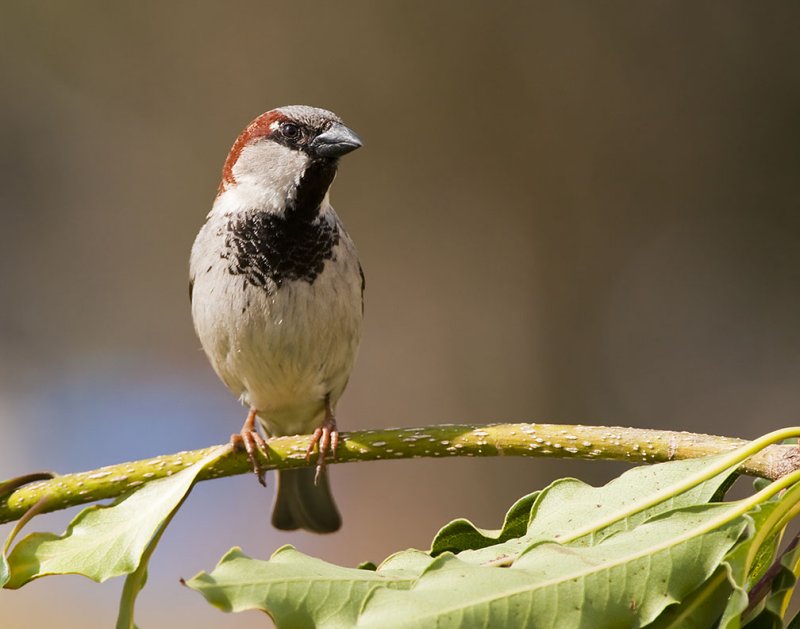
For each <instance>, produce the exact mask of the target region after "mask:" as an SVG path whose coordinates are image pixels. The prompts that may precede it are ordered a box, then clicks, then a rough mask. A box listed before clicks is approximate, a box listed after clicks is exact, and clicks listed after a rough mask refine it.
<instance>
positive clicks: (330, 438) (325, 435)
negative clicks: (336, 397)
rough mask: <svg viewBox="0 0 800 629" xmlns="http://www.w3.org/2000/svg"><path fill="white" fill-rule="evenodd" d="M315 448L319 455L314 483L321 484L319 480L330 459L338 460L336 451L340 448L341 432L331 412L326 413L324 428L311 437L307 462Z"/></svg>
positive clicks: (318, 429)
mask: <svg viewBox="0 0 800 629" xmlns="http://www.w3.org/2000/svg"><path fill="white" fill-rule="evenodd" d="M315 446H317V447H318V449H319V455H318V458H317V472H316V474H315V475H314V482H315V483H319V479H320V477H321V476H322V473H323V472H324V471H325V464H326V462H327V459H328V457H329V456H330V457H331V458H333V459H336V449H337V448H338V447H339V431H338V430H337V428H336V418H335V417H334V416H333V413H332V412H330V411H329V412H328V413H326V415H325V420H324V421H323V422H322V426H320V427H319V428H317V429H316V430H315V431H314V433H313V434H312V435H311V443H310V444H309V446H308V449H307V450H306V461H308V460H309V459H310V458H311V455H312V454H313V452H314V447H315Z"/></svg>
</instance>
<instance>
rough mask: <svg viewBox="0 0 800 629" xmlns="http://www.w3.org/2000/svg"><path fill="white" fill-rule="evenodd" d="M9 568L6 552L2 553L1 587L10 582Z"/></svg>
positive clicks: (0, 568) (0, 561) (0, 557)
mask: <svg viewBox="0 0 800 629" xmlns="http://www.w3.org/2000/svg"><path fill="white" fill-rule="evenodd" d="M8 577H9V569H8V560H7V559H6V555H5V553H0V588H1V587H5V584H6V583H8Z"/></svg>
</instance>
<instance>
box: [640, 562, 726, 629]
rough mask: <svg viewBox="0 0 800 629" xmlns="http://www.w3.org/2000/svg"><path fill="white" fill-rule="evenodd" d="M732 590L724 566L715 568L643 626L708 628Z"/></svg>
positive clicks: (717, 616) (660, 628)
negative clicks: (677, 600) (707, 576)
mask: <svg viewBox="0 0 800 629" xmlns="http://www.w3.org/2000/svg"><path fill="white" fill-rule="evenodd" d="M732 591H733V589H732V587H731V584H730V581H728V571H727V568H726V567H725V566H720V567H719V568H717V569H716V571H715V572H714V574H712V575H711V577H709V578H708V579H707V580H706V581H704V582H703V584H702V585H701V586H700V587H699V588H697V589H696V590H695V591H694V592H692V593H691V594H690V595H689V596H687V597H686V598H684V599H683V600H682V601H681V602H680V603H676V604H675V605H670V606H669V607H667V609H666V610H664V613H662V614H661V615H660V616H659V617H658V618H656V619H655V620H654V621H653V622H652V623H650V624H649V625H647V629H708V627H713V626H714V622H715V621H716V620H717V618H719V617H720V615H721V614H722V611H723V610H724V609H725V604H726V603H727V601H728V597H729V596H730V595H731V592H732Z"/></svg>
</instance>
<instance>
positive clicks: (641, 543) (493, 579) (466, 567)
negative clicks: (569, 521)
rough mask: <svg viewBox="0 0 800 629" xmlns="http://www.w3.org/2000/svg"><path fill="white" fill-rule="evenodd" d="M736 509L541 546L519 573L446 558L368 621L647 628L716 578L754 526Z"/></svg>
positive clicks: (675, 516)
mask: <svg viewBox="0 0 800 629" xmlns="http://www.w3.org/2000/svg"><path fill="white" fill-rule="evenodd" d="M732 511H733V509H732V508H731V507H730V506H729V505H708V506H703V507H691V508H687V509H683V510H679V511H673V512H671V513H669V514H666V515H665V516H661V517H659V518H656V519H654V520H652V521H650V522H647V523H646V524H643V525H641V526H639V527H637V528H636V529H634V530H632V531H626V532H621V533H618V534H617V535H614V536H613V537H610V538H608V539H607V540H605V541H603V542H602V543H600V544H597V545H595V546H590V547H579V546H563V545H560V544H557V543H554V542H540V543H538V544H535V545H533V546H532V547H531V548H529V549H528V550H527V551H526V552H525V553H524V554H522V555H521V556H520V557H519V559H518V560H517V561H516V562H514V564H513V565H512V566H511V567H510V568H490V567H485V566H476V565H474V564H472V563H468V562H464V561H462V560H460V559H459V558H458V557H455V556H453V555H449V554H445V555H442V556H440V557H439V558H437V559H436V560H435V561H434V562H433V563H432V564H431V565H430V566H429V567H428V568H427V569H426V570H425V572H424V573H423V574H422V576H421V577H420V578H419V579H418V580H417V582H416V583H415V584H414V587H413V588H411V589H409V590H404V591H403V590H389V589H386V588H382V589H375V590H374V592H373V594H372V596H371V597H370V598H369V599H368V600H367V601H366V603H365V605H364V610H363V613H362V615H361V617H360V618H359V623H360V626H365V627H400V626H403V627H430V626H438V627H457V626H489V627H492V626H497V627H501V626H522V625H524V624H525V623H530V622H531V620H532V619H535V624H534V625H529V626H535V627H537V628H550V627H552V628H553V629H568V628H570V627H585V626H589V625H587V624H586V623H587V622H589V621H590V620H591V623H592V624H591V626H597V627H629V626H639V625H641V624H645V623H647V622H651V621H652V620H654V619H655V618H656V617H657V616H658V615H659V614H660V613H661V612H662V611H663V610H664V608H665V607H666V606H667V605H670V604H671V603H673V602H675V601H680V600H682V599H683V598H684V597H686V596H687V595H688V594H690V593H691V592H692V591H694V590H695V589H697V588H698V587H699V586H700V585H701V584H702V583H703V582H704V581H705V580H706V579H707V578H708V577H709V576H710V575H711V574H713V573H714V571H715V570H716V569H717V568H718V566H719V562H720V561H721V560H722V558H723V557H724V556H725V554H726V553H727V552H728V550H729V549H730V548H731V547H732V546H733V545H734V544H735V543H736V540H737V539H738V537H739V535H740V534H741V532H742V530H743V529H744V526H745V523H744V521H743V520H742V519H741V518H736V519H734V520H731V521H725V520H726V516H727V515H728V514H730V513H731V512H732ZM709 527H712V528H710V530H709ZM611 584H613V587H612V586H611ZM533 610H535V617H534V616H532V615H531V614H532V613H533Z"/></svg>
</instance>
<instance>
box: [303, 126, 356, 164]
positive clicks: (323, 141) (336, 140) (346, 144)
mask: <svg viewBox="0 0 800 629" xmlns="http://www.w3.org/2000/svg"><path fill="white" fill-rule="evenodd" d="M362 144H363V143H362V142H361V138H359V137H358V136H357V135H356V134H355V132H354V131H353V130H352V129H349V128H347V127H345V126H344V125H343V124H341V123H339V122H335V123H334V124H333V125H331V127H330V129H328V130H327V131H325V132H324V133H320V134H319V135H318V136H317V137H316V138H314V140H313V141H312V142H311V149H312V150H313V151H314V152H315V153H316V154H317V155H319V156H320V157H341V156H342V155H346V154H347V153H349V152H351V151H355V150H356V149H357V148H359V147H360V146H361V145H362Z"/></svg>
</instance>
